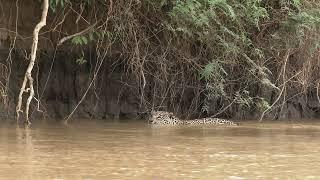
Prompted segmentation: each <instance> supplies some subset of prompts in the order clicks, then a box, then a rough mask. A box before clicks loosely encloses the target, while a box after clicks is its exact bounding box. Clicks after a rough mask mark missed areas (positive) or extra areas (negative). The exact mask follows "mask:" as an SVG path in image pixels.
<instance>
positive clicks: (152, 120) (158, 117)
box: [148, 111, 173, 124]
mask: <svg viewBox="0 0 320 180" xmlns="http://www.w3.org/2000/svg"><path fill="white" fill-rule="evenodd" d="M172 117H173V113H170V112H165V111H151V113H150V117H149V119H148V123H149V124H165V122H167V121H168V120H169V119H170V118H172Z"/></svg>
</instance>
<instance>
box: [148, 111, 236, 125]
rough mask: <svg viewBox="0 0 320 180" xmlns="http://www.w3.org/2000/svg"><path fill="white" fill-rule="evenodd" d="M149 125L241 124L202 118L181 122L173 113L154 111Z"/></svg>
mask: <svg viewBox="0 0 320 180" xmlns="http://www.w3.org/2000/svg"><path fill="white" fill-rule="evenodd" d="M149 124H151V125H156V126H176V125H227V126H238V125H239V124H238V123H236V122H233V121H231V120H226V119H220V118H212V117H207V118H201V119H193V120H181V119H179V118H178V117H176V116H175V115H174V114H173V113H172V112H166V111H152V112H151V116H150V118H149Z"/></svg>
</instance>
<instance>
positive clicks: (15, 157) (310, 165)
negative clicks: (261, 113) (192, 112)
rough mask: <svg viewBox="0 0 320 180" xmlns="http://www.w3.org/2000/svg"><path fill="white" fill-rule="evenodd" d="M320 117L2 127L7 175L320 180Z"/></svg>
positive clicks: (0, 147)
mask: <svg viewBox="0 0 320 180" xmlns="http://www.w3.org/2000/svg"><path fill="white" fill-rule="evenodd" d="M319 138H320V123H314V122H312V123H303V124H299V123H255V122H244V123H242V125H241V126H239V127H210V126H204V127H174V128H152V127H150V126H148V125H147V124H144V123H142V122H131V123H105V122H102V121H93V120H91V121H87V122H83V121H77V122H72V123H70V124H69V125H68V126H65V125H62V124H59V123H46V122H41V123H35V124H33V125H32V126H31V127H29V128H24V127H17V126H16V125H14V124H11V125H10V124H6V125H5V124H2V125H1V126H0V179H5V180H10V179H30V180H37V179H39V180H43V179H52V180H66V179H70V180H75V179H83V180H94V179H137V180H141V179H150V180H155V179H159V180H162V179H164V180H167V179H168V180H169V179H170V180H171V179H172V180H175V179H204V180H208V179H230V180H240V179H320V166H319V165H320V141H319Z"/></svg>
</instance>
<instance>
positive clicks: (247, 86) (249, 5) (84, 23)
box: [0, 0, 320, 121]
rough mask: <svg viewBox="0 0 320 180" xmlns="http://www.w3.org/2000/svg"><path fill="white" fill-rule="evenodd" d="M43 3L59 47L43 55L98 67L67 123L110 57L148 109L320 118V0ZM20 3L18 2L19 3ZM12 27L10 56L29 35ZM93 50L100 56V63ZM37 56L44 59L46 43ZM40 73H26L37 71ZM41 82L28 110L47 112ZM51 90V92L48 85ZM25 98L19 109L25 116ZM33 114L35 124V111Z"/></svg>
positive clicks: (48, 31) (5, 90) (46, 34)
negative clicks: (61, 56) (131, 79)
mask: <svg viewBox="0 0 320 180" xmlns="http://www.w3.org/2000/svg"><path fill="white" fill-rule="evenodd" d="M34 1H35V2H34V6H36V7H39V10H42V11H45V10H46V7H47V6H48V12H47V13H48V19H47V20H46V22H47V26H45V27H44V29H45V30H42V31H40V34H39V36H40V37H42V39H46V38H47V39H50V44H51V45H52V46H51V47H49V48H41V49H42V50H39V51H38V54H41V53H43V51H52V52H53V53H52V54H53V55H52V56H53V58H54V57H55V54H56V52H57V51H59V50H65V51H66V53H68V52H73V53H74V54H76V57H75V58H74V59H72V60H73V61H75V62H76V64H77V65H76V66H92V68H91V69H92V70H91V71H90V73H89V75H88V76H89V77H90V78H89V82H88V83H87V86H86V90H85V91H83V92H82V94H81V98H79V99H78V102H77V103H76V104H75V105H74V106H73V107H72V109H71V110H70V111H69V112H67V113H66V114H65V116H66V119H69V118H70V117H71V116H72V115H73V114H74V113H75V112H76V110H77V108H78V107H79V106H81V103H83V101H85V99H86V97H87V95H88V94H90V93H92V94H94V92H95V89H96V86H95V84H97V83H101V82H99V81H100V80H101V77H102V76H104V75H103V73H102V72H103V68H104V67H105V66H103V65H104V64H106V63H109V64H111V65H110V66H109V68H115V67H116V66H117V67H121V68H120V69H121V72H122V73H128V74H130V76H132V77H134V81H135V82H136V83H135V88H136V89H137V96H138V97H139V107H143V108H142V109H143V111H144V112H150V111H151V110H167V111H171V112H175V113H176V114H179V115H180V116H181V117H182V118H188V119H189V118H192V117H194V118H198V117H207V116H214V117H223V118H232V117H236V118H255V119H260V120H262V119H264V118H273V119H279V118H282V117H284V118H291V117H290V115H291V116H295V115H296V114H299V116H298V118H315V117H317V116H318V115H317V114H318V113H317V112H318V110H319V108H320V98H319V83H320V81H319V61H320V34H319V32H320V31H319V27H320V3H319V2H318V1H315V0H304V1H302V0H189V1H186V0H117V1H115V0H107V1H106V0H80V1H78V0H49V1H47V3H48V5H47V6H46V5H45V4H46V3H45V2H46V0H44V1H42V0H41V1H40V0H34ZM19 3H20V2H19V1H18V0H16V5H17V6H16V7H19ZM41 4H43V5H42V6H40V5H41ZM16 13H17V14H19V13H20V12H19V11H18V10H17V11H16ZM40 15H41V13H39V17H40ZM42 15H44V14H42ZM17 17H18V16H17ZM39 17H34V18H35V19H39ZM74 26H76V27H77V28H74ZM13 27H16V31H15V32H16V33H15V32H14V31H13V32H12V31H8V32H7V34H9V35H8V38H7V39H9V42H10V46H8V47H10V48H8V49H11V50H10V51H9V57H10V53H12V49H18V48H17V46H18V45H17V43H16V40H17V39H19V38H21V37H19V34H18V33H17V32H18V31H19V26H13ZM40 29H41V28H40ZM1 32H2V31H1ZM2 33H3V32H2ZM38 33H39V29H38ZM34 35H35V34H34ZM36 35H38V34H36ZM29 36H30V35H29ZM0 37H1V36H0ZM3 39H4V38H3ZM33 42H35V41H33ZM40 42H41V39H40ZM36 46H37V44H35V43H34V45H33V46H32V48H31V49H34V47H36ZM30 47H31V44H30ZM25 50H26V51H25V52H29V51H30V49H28V48H25ZM89 51H90V52H93V54H94V55H95V62H94V63H93V64H91V63H90V61H89V59H88V56H87V54H88V52H89ZM31 52H32V53H33V54H32V56H31V60H32V59H33V60H35V63H36V64H37V63H38V62H37V61H36V57H39V55H38V56H36V54H35V53H37V49H36V48H35V51H31ZM26 57H27V59H28V57H29V56H26ZM106 59H107V60H106ZM46 63H50V62H46ZM11 64H12V61H11V60H10V59H9V60H8V59H7V61H5V62H3V63H2V65H3V66H4V67H6V68H5V69H7V71H5V72H4V73H3V77H4V78H3V79H1V94H2V100H3V102H4V103H5V102H8V101H10V100H9V99H10V98H12V97H10V96H7V95H8V94H9V91H10V86H9V84H10V83H9V82H10V78H11V77H10V76H11V74H10V70H9V69H10V66H11ZM48 70H49V69H46V70H44V69H43V71H48ZM31 71H32V68H31ZM31 71H30V73H29V74H28V73H26V77H27V76H28V77H29V78H30V77H31V75H33V76H37V73H36V72H33V73H31ZM28 77H27V79H28ZM32 82H33V81H32V80H31V81H29V84H27V85H24V86H25V87H24V88H22V90H21V92H22V94H23V93H24V92H25V93H30V94H29V95H30V96H29V99H28V100H27V104H26V105H25V106H26V107H27V108H29V107H28V106H29V105H30V104H31V106H32V108H33V109H38V110H40V111H41V98H39V96H38V97H37V92H36V95H34V93H35V92H34V91H35V90H36V91H37V90H38V88H35V90H34V88H33V83H32ZM34 83H35V86H37V87H38V84H37V83H38V82H34ZM25 84H26V83H25ZM29 86H30V87H29ZM28 87H29V88H28ZM42 88H43V89H42V90H43V91H45V88H46V86H42ZM40 91H41V90H40ZM20 97H21V99H22V97H23V96H22V95H21V96H20ZM7 98H9V99H7ZM97 99H99V97H97ZM21 102H23V100H21ZM21 102H20V103H18V105H19V104H20V107H18V108H17V112H18V113H17V114H20V111H21V112H22V109H21V106H23V104H21ZM42 106H45V103H44V104H42ZM24 113H25V115H26V119H27V121H28V120H29V117H28V114H29V110H28V109H27V110H26V111H24ZM68 114H69V116H68Z"/></svg>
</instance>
